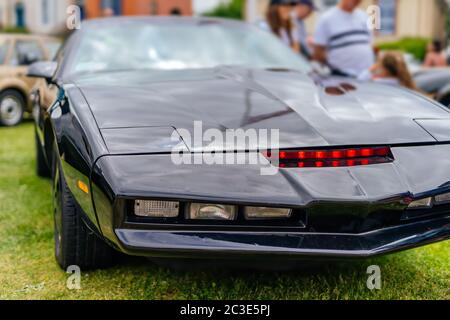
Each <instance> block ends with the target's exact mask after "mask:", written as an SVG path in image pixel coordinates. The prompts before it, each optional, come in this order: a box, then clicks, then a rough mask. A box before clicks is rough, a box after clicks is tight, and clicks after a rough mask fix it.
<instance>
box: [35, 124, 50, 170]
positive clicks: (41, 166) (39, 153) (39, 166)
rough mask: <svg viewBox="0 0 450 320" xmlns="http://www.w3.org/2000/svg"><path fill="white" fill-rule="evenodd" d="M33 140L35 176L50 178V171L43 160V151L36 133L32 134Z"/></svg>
mask: <svg viewBox="0 0 450 320" xmlns="http://www.w3.org/2000/svg"><path fill="white" fill-rule="evenodd" d="M34 140H35V142H36V174H37V175H38V176H39V177H43V178H50V169H49V167H48V164H47V161H46V160H45V156H44V151H43V150H42V146H41V143H40V142H39V138H38V135H37V133H36V131H35V132H34Z"/></svg>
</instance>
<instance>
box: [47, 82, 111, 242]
mask: <svg viewBox="0 0 450 320" xmlns="http://www.w3.org/2000/svg"><path fill="white" fill-rule="evenodd" d="M44 118H45V120H44V123H45V124H44V133H43V136H44V145H45V150H46V153H47V157H48V159H51V155H55V156H56V161H59V163H60V164H61V166H60V170H61V172H62V174H63V176H64V179H65V181H66V183H67V186H68V188H69V190H70V191H71V193H72V196H73V197H74V199H75V201H76V203H77V204H78V205H79V206H80V208H81V209H82V210H83V212H84V213H85V214H86V217H87V218H88V219H89V221H90V225H91V229H92V227H95V228H97V229H98V230H95V231H98V233H99V234H102V232H101V229H100V227H99V224H98V220H97V215H96V212H95V211H96V210H95V206H94V203H93V201H92V186H91V174H92V167H93V165H94V163H95V161H96V159H97V158H98V157H100V156H102V155H103V154H105V153H107V149H106V146H104V143H103V139H102V138H101V135H100V132H99V131H98V128H97V126H96V123H95V120H94V118H93V116H92V114H91V112H90V109H89V106H88V105H87V102H86V101H85V100H84V97H83V95H82V94H81V92H80V91H79V89H78V88H77V87H76V86H73V85H65V86H64V87H62V88H60V89H59V92H58V97H57V99H56V101H55V103H54V104H53V105H52V106H51V107H50V108H49V109H48V110H47V111H46V112H45V116H44ZM50 165H51V164H50ZM80 186H88V189H87V190H86V189H85V188H82V187H80Z"/></svg>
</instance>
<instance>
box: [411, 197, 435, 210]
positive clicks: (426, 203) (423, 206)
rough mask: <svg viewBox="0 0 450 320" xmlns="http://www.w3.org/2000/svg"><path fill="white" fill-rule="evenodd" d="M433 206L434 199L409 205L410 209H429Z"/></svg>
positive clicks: (424, 199) (417, 201)
mask: <svg viewBox="0 0 450 320" xmlns="http://www.w3.org/2000/svg"><path fill="white" fill-rule="evenodd" d="M432 206H433V198H431V197H429V198H423V199H420V200H416V201H413V202H411V203H410V204H409V205H408V209H429V208H431V207H432Z"/></svg>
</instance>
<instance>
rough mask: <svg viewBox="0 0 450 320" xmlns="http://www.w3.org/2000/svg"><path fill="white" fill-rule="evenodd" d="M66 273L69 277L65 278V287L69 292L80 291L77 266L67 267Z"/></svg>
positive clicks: (79, 275) (79, 273)
mask: <svg viewBox="0 0 450 320" xmlns="http://www.w3.org/2000/svg"><path fill="white" fill-rule="evenodd" d="M66 273H70V274H71V275H70V276H69V277H68V278H67V282H66V286H67V289H69V290H80V289H81V269H80V267H79V266H69V267H68V268H67V271H66Z"/></svg>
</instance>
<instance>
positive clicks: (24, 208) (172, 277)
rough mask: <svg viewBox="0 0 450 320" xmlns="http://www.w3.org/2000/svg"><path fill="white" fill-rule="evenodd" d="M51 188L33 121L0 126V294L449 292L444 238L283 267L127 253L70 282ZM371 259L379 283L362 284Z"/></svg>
mask: <svg viewBox="0 0 450 320" xmlns="http://www.w3.org/2000/svg"><path fill="white" fill-rule="evenodd" d="M50 189H51V186H50V182H49V181H48V180H45V179H39V178H37V177H36V176H35V174H34V140H33V126H32V124H31V123H29V122H28V123H26V124H23V125H21V126H19V127H17V128H12V129H9V128H0V299H450V272H449V257H450V242H449V241H447V242H445V243H438V244H434V245H431V246H427V247H424V248H420V249H415V250H411V251H408V252H403V253H399V254H394V255H390V256H385V257H381V258H376V259H371V260H367V261H358V262H351V263H350V262H349V263H341V264H330V263H327V264H326V265H324V266H323V267H320V268H314V269H311V268H309V269H301V270H296V271H289V272H259V271H251V272H248V271H247V272H246V271H231V272H230V271H228V272H227V271H226V270H219V271H217V270H216V271H210V272H206V271H201V272H194V271H189V272H181V271H173V270H170V269H166V268H163V267H159V266H156V265H154V264H152V263H150V262H148V261H147V260H145V259H138V258H129V259H123V261H121V262H120V263H119V264H118V265H117V266H116V267H114V268H111V269H108V270H102V271H95V272H88V273H83V275H82V282H81V286H82V289H81V290H69V289H67V288H66V280H67V277H68V274H66V273H65V272H64V271H61V270H60V269H59V268H58V266H57V264H56V262H55V260H54V258H53V223H52V214H51V212H52V210H51V200H50V199H51V196H50ZM372 264H376V265H379V266H380V268H381V272H382V274H381V275H382V289H381V290H374V291H370V290H369V289H367V287H366V280H367V275H366V268H367V267H368V266H369V265H372Z"/></svg>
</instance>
